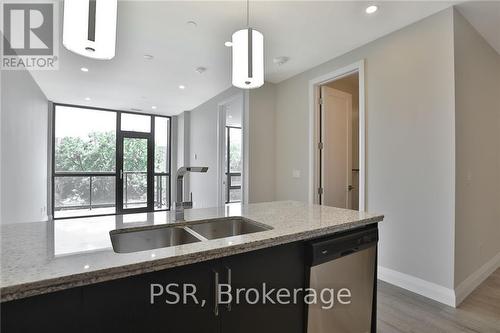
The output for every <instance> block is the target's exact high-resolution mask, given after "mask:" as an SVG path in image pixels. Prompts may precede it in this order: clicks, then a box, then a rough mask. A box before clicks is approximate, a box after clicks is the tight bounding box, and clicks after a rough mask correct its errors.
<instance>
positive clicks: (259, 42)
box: [232, 28, 264, 89]
mask: <svg viewBox="0 0 500 333" xmlns="http://www.w3.org/2000/svg"><path fill="white" fill-rule="evenodd" d="M232 49H233V85H234V86H235V87H239V88H243V89H252V88H258V87H260V86H262V85H263V84H264V36H263V35H262V34H261V33H260V32H258V31H257V30H254V29H252V28H248V29H243V30H238V31H236V32H235V33H234V34H233V38H232Z"/></svg>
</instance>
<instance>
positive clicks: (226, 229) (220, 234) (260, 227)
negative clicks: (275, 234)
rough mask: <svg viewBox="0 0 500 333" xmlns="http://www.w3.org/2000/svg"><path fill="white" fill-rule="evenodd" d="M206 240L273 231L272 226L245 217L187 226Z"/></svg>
mask: <svg viewBox="0 0 500 333" xmlns="http://www.w3.org/2000/svg"><path fill="white" fill-rule="evenodd" d="M187 227H188V228H189V229H191V230H193V231H194V232H196V233H197V234H199V235H201V236H203V237H205V238H206V239H216V238H224V237H231V236H238V235H245V234H251V233H255V232H260V231H266V230H271V229H272V228H271V227H270V226H267V225H264V224H260V223H257V222H254V221H252V220H249V219H246V218H244V217H226V218H222V219H213V220H207V221H204V222H200V223H195V224H190V225H188V226H187Z"/></svg>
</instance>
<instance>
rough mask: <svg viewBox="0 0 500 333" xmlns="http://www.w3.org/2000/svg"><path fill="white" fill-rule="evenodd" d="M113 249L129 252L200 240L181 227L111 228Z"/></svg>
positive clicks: (119, 251)
mask: <svg viewBox="0 0 500 333" xmlns="http://www.w3.org/2000/svg"><path fill="white" fill-rule="evenodd" d="M110 236H111V244H112V245H113V250H114V251H115V252H117V253H130V252H137V251H145V250H153V249H157V248H161V247H167V246H174V245H182V244H189V243H194V242H199V241H200V240H199V239H198V238H196V237H195V236H193V235H192V234H190V233H189V232H187V231H186V230H185V229H184V228H182V227H174V226H158V227H154V228H148V229H143V228H141V229H140V230H137V229H135V230H113V231H111V232H110Z"/></svg>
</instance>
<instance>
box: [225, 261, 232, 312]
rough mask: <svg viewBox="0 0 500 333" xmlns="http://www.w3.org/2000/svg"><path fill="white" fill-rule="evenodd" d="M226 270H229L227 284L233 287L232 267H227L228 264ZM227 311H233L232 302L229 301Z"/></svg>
mask: <svg viewBox="0 0 500 333" xmlns="http://www.w3.org/2000/svg"><path fill="white" fill-rule="evenodd" d="M226 270H227V284H228V285H229V286H230V287H231V289H232V287H233V286H232V285H231V268H229V267H227V266H226ZM227 311H228V312H229V311H231V302H228V303H227Z"/></svg>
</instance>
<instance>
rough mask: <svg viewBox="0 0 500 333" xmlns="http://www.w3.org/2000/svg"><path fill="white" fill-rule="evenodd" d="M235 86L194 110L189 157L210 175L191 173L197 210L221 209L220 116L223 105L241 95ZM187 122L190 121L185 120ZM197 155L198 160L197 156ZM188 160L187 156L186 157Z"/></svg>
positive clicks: (191, 122) (191, 162) (190, 126)
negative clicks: (218, 163) (218, 154)
mask: <svg viewBox="0 0 500 333" xmlns="http://www.w3.org/2000/svg"><path fill="white" fill-rule="evenodd" d="M241 93H242V92H241V90H240V89H238V88H234V87H231V88H229V89H227V90H225V91H224V92H222V93H220V94H219V95H217V96H215V97H213V98H212V99H210V100H208V101H207V102H205V103H203V104H202V105H200V106H198V107H196V108H194V109H193V110H191V111H190V115H191V119H190V122H189V125H186V124H184V126H185V128H186V126H189V128H190V133H189V150H190V153H189V157H188V159H187V161H189V164H190V165H191V166H207V167H208V172H207V173H192V174H190V184H189V191H190V192H192V193H193V204H194V208H202V207H215V206H217V119H218V118H217V117H218V105H219V103H221V102H223V101H225V100H227V99H228V98H231V97H233V96H235V95H237V94H241ZM185 123H186V121H185ZM195 155H196V157H195ZM184 159H186V157H184Z"/></svg>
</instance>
